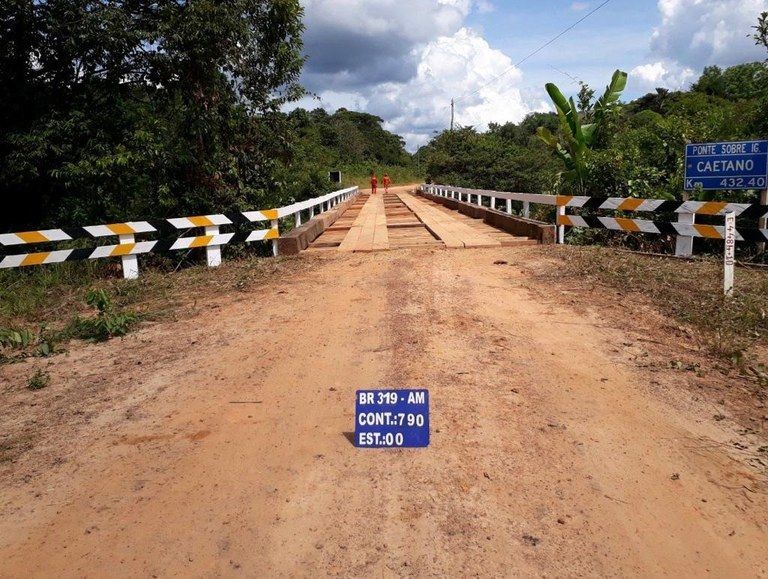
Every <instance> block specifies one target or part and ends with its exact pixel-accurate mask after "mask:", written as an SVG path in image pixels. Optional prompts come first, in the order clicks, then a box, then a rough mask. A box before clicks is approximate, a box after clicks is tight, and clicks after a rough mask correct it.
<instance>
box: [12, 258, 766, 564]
mask: <svg viewBox="0 0 768 579" xmlns="http://www.w3.org/2000/svg"><path fill="white" fill-rule="evenodd" d="M546 251H556V249H551V248H550V249H545V248H532V249H488V250H472V251H469V250H467V251H421V252H418V251H411V252H385V253H378V254H368V255H357V254H355V255H346V256H345V255H339V254H334V255H332V256H320V257H313V258H311V259H312V260H314V262H313V266H312V267H308V268H302V272H301V275H298V274H296V275H288V276H287V277H284V278H282V279H279V280H277V279H275V280H273V281H271V282H268V283H267V284H266V285H264V286H262V287H260V288H251V289H249V290H247V291H243V292H242V293H240V294H238V295H237V298H236V299H234V300H232V301H227V302H225V301H222V300H221V299H220V297H219V298H217V299H216V300H213V299H207V298H205V297H204V296H200V297H199V299H198V303H197V311H196V313H195V315H194V316H192V317H189V318H186V319H182V320H179V321H176V322H167V323H160V324H156V325H153V326H151V327H145V328H142V329H140V330H139V331H137V332H135V333H132V334H130V335H129V336H128V337H126V338H125V339H123V340H114V341H111V342H109V343H106V344H102V345H83V346H78V347H73V349H72V351H71V353H70V354H68V355H66V356H59V357H55V358H53V359H52V360H50V361H44V360H33V361H30V362H27V363H24V364H15V365H10V366H4V367H2V368H0V377H1V378H2V381H3V382H4V383H5V384H6V385H7V386H6V388H5V390H4V391H3V392H2V398H3V400H2V404H3V407H4V414H3V416H2V418H1V419H0V422H1V424H2V430H3V431H4V432H6V433H10V436H14V435H17V436H21V435H22V434H23V433H24V432H30V430H29V427H30V426H34V427H35V428H37V429H39V430H35V431H34V432H36V433H37V434H36V436H35V439H34V444H32V445H31V446H32V448H31V449H30V450H28V451H27V452H25V453H24V454H22V455H20V456H18V457H16V459H15V460H14V461H9V462H6V463H5V464H3V465H2V466H1V467H0V476H2V480H3V486H2V491H1V492H0V513H2V517H0V575H1V576H8V577H11V576H28V575H37V576H43V575H51V574H57V575H60V576H83V575H91V576H95V575H118V576H136V575H142V576H148V575H152V576H171V575H195V576H200V575H204V576H213V575H230V574H231V575H238V574H243V575H249V576H274V575H281V576H296V575H318V574H331V575H343V576H363V575H366V576H367V575H371V574H374V575H441V576H444V575H450V576H457V575H475V574H476V575H482V576H501V575H505V576H520V575H534V574H535V575H541V574H549V575H569V576H572V575H584V574H592V575H594V574H602V575H627V574H632V575H641V574H642V575H651V576H658V575H675V574H677V575H686V576H690V575H697V576H698V575H704V574H707V573H709V574H712V575H716V576H764V575H766V574H768V552H767V551H766V549H765V545H766V544H768V529H766V523H765V521H766V520H768V495H767V494H766V492H768V487H767V486H766V469H765V468H764V466H763V463H762V462H761V461H760V459H761V456H764V454H765V452H764V451H763V452H762V453H761V451H760V448H761V447H763V448H764V447H765V445H766V441H765V438H766V437H765V433H764V432H763V431H762V426H763V425H764V423H763V424H762V425H760V426H759V427H753V428H751V429H750V430H749V431H748V432H747V431H745V427H744V425H743V424H739V423H738V422H736V421H732V420H731V419H730V417H728V416H725V415H724V412H723V410H722V408H721V406H719V405H718V404H717V402H718V401H717V397H715V398H713V397H712V396H711V395H710V394H709V393H708V392H707V391H706V390H704V389H699V388H698V387H697V386H696V385H695V384H688V382H689V375H688V374H686V373H683V372H680V371H679V370H676V369H674V368H670V367H669V365H667V366H666V367H665V366H664V365H663V364H662V363H661V361H660V357H661V356H662V355H669V357H670V358H680V357H681V356H682V355H687V356H693V355H695V353H694V352H689V351H687V350H685V348H684V347H682V346H675V340H669V339H668V337H665V335H664V334H665V330H664V329H663V327H659V326H658V322H659V320H661V319H662V318H661V316H659V314H658V313H656V312H655V311H654V310H652V309H651V308H648V307H645V306H644V307H640V308H638V309H636V310H632V311H631V312H628V313H627V315H626V316H625V317H624V318H623V319H621V320H617V319H616V317H615V316H614V314H615V312H612V311H610V310H607V309H602V308H601V307H600V305H601V303H603V302H605V303H609V302H610V301H611V299H610V296H605V295H602V294H601V293H600V291H599V290H594V291H592V292H591V293H590V294H589V295H583V294H582V295H579V294H576V293H566V292H568V291H571V290H567V289H563V288H559V287H556V286H553V287H550V288H544V287H542V286H541V284H540V282H539V281H537V278H536V277H534V276H533V275H532V274H531V273H530V272H529V268H532V267H534V266H535V265H536V264H537V263H541V264H544V265H543V266H546V263H545V261H542V259H541V256H542V255H545V254H544V252H546ZM300 259H310V258H309V257H302V258H300ZM495 262H507V263H506V264H504V263H498V264H496V263H495ZM601 300H602V301H601ZM653 328H658V329H657V330H656V331H655V332H654V330H653ZM674 348H679V349H680V350H681V351H682V350H684V351H682V353H681V352H676V351H670V352H667V350H669V349H674ZM654 361H658V362H659V363H655V362H654ZM43 365H47V366H48V370H49V371H50V373H51V376H52V385H51V386H49V387H48V388H47V389H45V390H42V391H39V392H29V391H26V390H25V389H24V382H25V379H26V376H27V375H29V374H30V373H31V372H32V371H33V369H34V368H36V367H38V366H43ZM703 375H704V378H702V379H703V380H705V381H706V380H709V381H710V382H711V383H712V385H713V388H714V387H715V386H717V387H722V381H723V380H724V378H722V377H718V375H717V373H716V372H712V373H711V374H707V373H706V372H705V373H703ZM707 376H709V377H708V378H707ZM687 385H689V386H691V388H689V387H686V386H687ZM378 387H396V388H400V387H403V388H405V387H414V388H416V387H425V388H429V389H430V397H431V402H432V409H431V412H432V416H431V425H432V439H431V447H430V448H429V449H426V450H418V451H398V450H393V451H370V450H369V451H363V450H357V449H355V448H354V447H353V446H352V445H351V444H350V441H349V439H348V433H349V432H350V431H351V430H352V429H353V410H354V405H353V396H354V391H355V390H356V389H357V388H378ZM697 390H701V391H700V392H699V391H697ZM714 415H718V416H722V418H718V419H714V418H713V416H714ZM756 459H757V460H756Z"/></svg>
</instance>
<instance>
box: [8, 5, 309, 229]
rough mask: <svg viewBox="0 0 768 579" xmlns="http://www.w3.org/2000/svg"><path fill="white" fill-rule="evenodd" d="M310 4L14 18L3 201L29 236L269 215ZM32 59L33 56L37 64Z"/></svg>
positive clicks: (68, 10) (59, 11)
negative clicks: (98, 226)
mask: <svg viewBox="0 0 768 579" xmlns="http://www.w3.org/2000/svg"><path fill="white" fill-rule="evenodd" d="M301 17H302V9H301V7H300V5H299V2H298V0H232V1H230V2H216V1H213V0H188V1H184V2H178V1H176V0H160V1H158V2H149V3H148V2H102V1H97V0H39V1H34V2H33V1H32V0H18V1H13V2H5V3H3V4H2V8H0V23H1V24H2V26H0V41H1V42H0V46H3V47H4V50H2V51H0V78H2V80H3V82H2V83H0V192H2V194H3V197H4V198H7V199H14V200H17V208H18V209H17V211H14V212H4V213H3V214H2V218H0V227H6V228H9V229H14V230H19V229H24V228H39V227H41V226H44V225H46V224H49V225H55V226H66V225H86V224H89V223H93V222H96V223H98V222H105V221H119V220H124V219H137V218H142V217H164V216H178V215H189V214H196V213H201V212H203V213H204V212H209V211H212V210H214V209H215V210H216V211H217V212H221V211H226V210H230V209H235V208H239V207H245V206H247V207H249V208H251V207H257V206H262V201H263V202H265V203H268V202H269V201H271V199H270V196H271V195H280V194H281V188H280V186H279V184H277V182H276V175H275V173H276V170H277V167H278V165H279V164H280V163H281V162H282V160H283V159H284V158H285V157H287V155H288V151H287V149H288V147H287V141H288V137H287V135H286V134H285V129H286V126H285V123H284V121H283V119H282V116H281V115H280V114H279V109H280V107H281V106H283V105H284V104H285V103H287V102H289V101H292V100H295V99H296V98H297V97H299V96H300V95H301V94H302V89H301V87H300V86H299V85H298V83H297V81H298V77H299V74H300V72H301V67H302V64H303V58H302V56H301V49H302V42H301V34H302V30H303V25H302V23H301ZM31 55H34V56H33V57H32V56H31Z"/></svg>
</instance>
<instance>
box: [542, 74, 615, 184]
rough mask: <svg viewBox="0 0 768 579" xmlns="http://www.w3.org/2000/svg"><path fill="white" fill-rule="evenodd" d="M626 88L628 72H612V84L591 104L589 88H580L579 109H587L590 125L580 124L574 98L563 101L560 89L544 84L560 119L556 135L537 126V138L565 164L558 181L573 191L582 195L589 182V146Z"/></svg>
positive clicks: (580, 118) (580, 116)
mask: <svg viewBox="0 0 768 579" xmlns="http://www.w3.org/2000/svg"><path fill="white" fill-rule="evenodd" d="M626 86H627V73H626V72H622V71H620V70H617V71H616V72H614V73H613V77H612V78H611V83H610V84H609V85H608V86H607V87H606V89H605V93H603V95H602V96H601V97H600V98H599V99H598V100H597V102H595V104H594V107H592V106H591V105H590V101H591V98H592V95H591V93H590V89H589V88H588V87H585V86H584V85H582V91H581V94H580V101H581V104H582V109H583V108H584V107H585V106H587V107H589V109H590V110H589V118H591V119H592V122H591V123H589V124H583V123H582V116H583V115H582V114H581V112H580V111H579V108H577V106H576V103H575V102H574V100H573V97H571V98H570V99H566V98H565V96H564V95H563V93H562V92H560V89H559V88H557V86H555V85H554V84H553V83H547V85H546V89H547V93H548V94H549V96H550V98H551V99H552V102H554V104H555V109H556V111H557V116H558V118H559V119H560V132H559V134H558V135H557V136H555V134H553V133H552V131H550V130H549V129H548V128H547V127H543V126H542V127H539V129H538V130H537V135H538V137H539V138H540V139H541V140H542V142H543V143H544V144H545V145H547V147H549V148H550V149H551V150H552V151H553V152H554V153H555V155H557V157H558V158H559V159H560V160H561V161H562V162H563V164H564V165H565V171H563V172H562V173H561V178H562V179H563V180H564V181H566V182H567V183H570V184H571V185H572V186H573V187H574V189H575V191H576V192H577V193H579V194H583V192H584V191H585V188H586V182H587V179H588V172H587V160H588V156H589V154H590V152H591V150H590V147H591V146H592V144H593V142H594V141H595V140H596V139H597V137H598V133H599V131H601V130H603V125H604V124H605V123H606V121H607V119H608V118H609V116H610V115H612V114H613V113H615V112H616V110H617V108H618V103H619V98H620V97H621V93H622V92H623V91H624V89H625V88H626Z"/></svg>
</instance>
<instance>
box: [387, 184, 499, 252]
mask: <svg viewBox="0 0 768 579" xmlns="http://www.w3.org/2000/svg"><path fill="white" fill-rule="evenodd" d="M398 196H399V197H400V199H401V201H402V202H403V203H405V205H406V206H407V207H408V208H409V209H410V210H411V211H413V212H414V213H415V214H416V216H417V217H418V218H419V219H420V220H421V222H422V223H424V225H425V226H426V227H427V228H428V229H429V230H430V231H431V232H432V233H434V234H435V235H436V236H437V237H438V238H440V239H441V240H442V241H443V242H444V243H445V245H446V247H453V248H459V247H498V246H500V245H501V243H500V242H499V241H498V240H497V239H494V238H492V237H491V236H489V235H485V234H483V233H480V232H478V231H476V230H474V229H473V228H472V227H470V226H469V225H467V224H465V223H462V222H460V221H459V220H457V219H456V218H454V216H453V215H449V214H447V213H444V212H443V211H441V210H440V209H438V208H436V207H433V206H431V205H430V204H428V203H427V202H424V201H422V200H421V199H417V198H416V197H414V196H413V195H411V194H409V193H399V194H398Z"/></svg>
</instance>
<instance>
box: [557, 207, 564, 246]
mask: <svg viewBox="0 0 768 579" xmlns="http://www.w3.org/2000/svg"><path fill="white" fill-rule="evenodd" d="M557 214H558V215H565V206H561V207H558V208H557ZM557 242H558V243H559V244H560V245H563V244H565V226H564V225H558V226H557Z"/></svg>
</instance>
